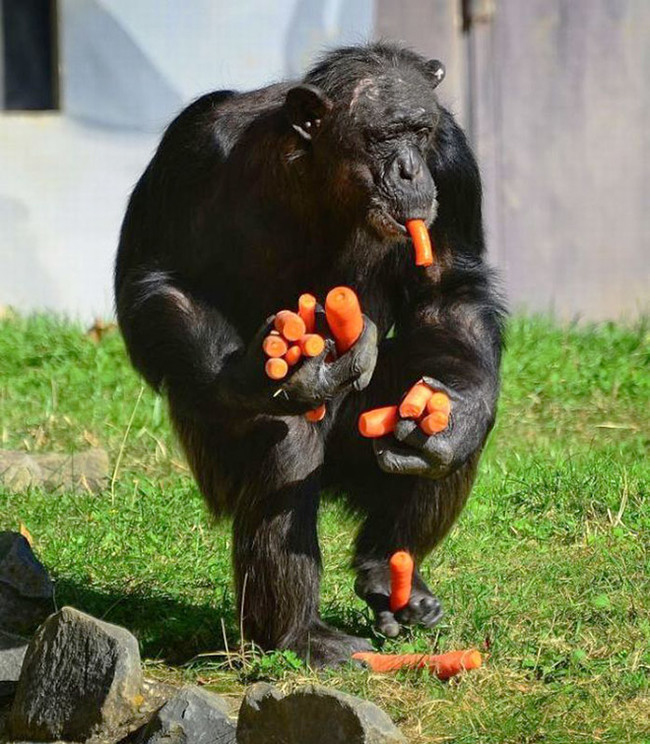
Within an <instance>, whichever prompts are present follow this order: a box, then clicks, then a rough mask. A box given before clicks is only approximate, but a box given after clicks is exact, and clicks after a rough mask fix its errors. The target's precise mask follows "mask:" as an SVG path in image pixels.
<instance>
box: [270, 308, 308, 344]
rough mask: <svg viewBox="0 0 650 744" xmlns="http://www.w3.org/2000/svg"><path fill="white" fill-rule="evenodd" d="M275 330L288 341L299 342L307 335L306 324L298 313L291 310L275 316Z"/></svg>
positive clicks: (282, 311)
mask: <svg viewBox="0 0 650 744" xmlns="http://www.w3.org/2000/svg"><path fill="white" fill-rule="evenodd" d="M275 330H276V331H278V332H279V333H281V334H282V335H283V336H284V337H285V338H286V339H287V341H297V340H298V339H299V338H301V337H302V336H304V335H305V331H306V328H305V322H304V321H303V319H302V318H301V317H300V315H298V314H297V313H292V312H291V310H280V312H279V313H278V314H277V315H276V316H275Z"/></svg>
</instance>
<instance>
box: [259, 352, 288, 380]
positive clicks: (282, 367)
mask: <svg viewBox="0 0 650 744" xmlns="http://www.w3.org/2000/svg"><path fill="white" fill-rule="evenodd" d="M264 370H265V371H266V374H267V375H268V376H269V377H270V378H271V379H272V380H281V379H282V378H283V377H286V376H287V372H288V371H289V365H288V364H287V363H286V362H285V361H284V359H278V358H277V357H271V359H267V361H266V364H265V365H264Z"/></svg>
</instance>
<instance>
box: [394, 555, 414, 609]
mask: <svg viewBox="0 0 650 744" xmlns="http://www.w3.org/2000/svg"><path fill="white" fill-rule="evenodd" d="M388 565H389V568H390V611H391V612H397V611H398V610H401V609H403V608H404V607H406V605H407V604H408V603H409V600H410V599H411V586H412V584H413V569H414V568H415V565H414V563H413V558H411V556H410V554H409V553H407V552H406V551H405V550H398V551H397V552H396V553H393V555H391V557H390V561H389V563H388Z"/></svg>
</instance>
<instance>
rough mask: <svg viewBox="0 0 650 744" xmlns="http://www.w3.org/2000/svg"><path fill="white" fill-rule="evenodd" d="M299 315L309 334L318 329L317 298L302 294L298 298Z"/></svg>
mask: <svg viewBox="0 0 650 744" xmlns="http://www.w3.org/2000/svg"><path fill="white" fill-rule="evenodd" d="M298 315H300V317H301V318H302V320H303V322H304V324H305V328H306V329H307V333H313V332H314V330H315V329H316V298H315V297H314V295H311V294H301V295H300V297H299V298H298Z"/></svg>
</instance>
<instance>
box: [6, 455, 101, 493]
mask: <svg viewBox="0 0 650 744" xmlns="http://www.w3.org/2000/svg"><path fill="white" fill-rule="evenodd" d="M108 469H109V462H108V454H107V453H106V450H103V449H100V448H98V447H95V448H92V449H89V450H87V451H86V452H79V453H76V454H74V455H61V454H57V453H54V452H46V453H37V454H31V453H27V452H20V451H12V450H0V484H2V485H4V486H5V488H7V489H8V490H10V491H13V492H14V493H20V492H22V491H26V490H27V489H28V488H30V487H36V486H40V487H42V488H45V489H46V490H49V491H55V490H57V489H59V488H63V489H74V488H83V489H85V490H90V491H98V490H100V489H101V488H103V487H104V486H105V485H106V483H107V480H108Z"/></svg>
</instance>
